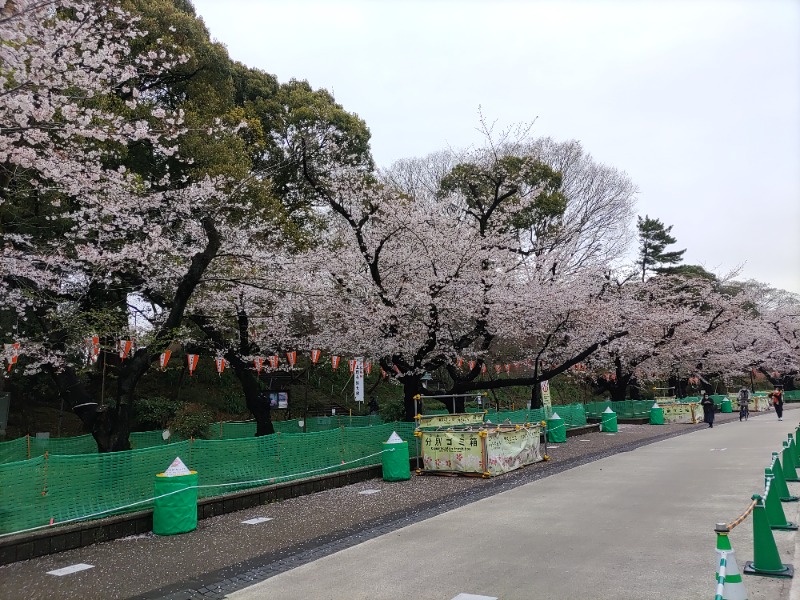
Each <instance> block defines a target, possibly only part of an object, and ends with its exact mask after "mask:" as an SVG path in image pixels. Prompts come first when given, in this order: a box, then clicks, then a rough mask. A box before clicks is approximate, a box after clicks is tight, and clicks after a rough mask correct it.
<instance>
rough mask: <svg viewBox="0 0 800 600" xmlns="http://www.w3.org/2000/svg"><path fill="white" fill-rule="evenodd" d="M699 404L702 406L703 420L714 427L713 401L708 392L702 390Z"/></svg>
mask: <svg viewBox="0 0 800 600" xmlns="http://www.w3.org/2000/svg"><path fill="white" fill-rule="evenodd" d="M700 406H702V407H703V422H704V423H708V426H709V427H714V401H713V400H712V399H711V398H710V397H709V395H708V392H703V396H702V398H701V399H700Z"/></svg>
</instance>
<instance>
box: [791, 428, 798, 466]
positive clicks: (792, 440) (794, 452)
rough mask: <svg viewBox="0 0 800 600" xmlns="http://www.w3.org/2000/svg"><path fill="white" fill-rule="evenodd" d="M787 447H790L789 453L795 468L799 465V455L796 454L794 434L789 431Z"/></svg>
mask: <svg viewBox="0 0 800 600" xmlns="http://www.w3.org/2000/svg"><path fill="white" fill-rule="evenodd" d="M789 447H790V448H791V449H792V452H791V455H792V460H793V461H794V466H795V468H797V467H800V457H798V456H797V444H795V442H794V436H793V435H792V434H791V433H790V434H789Z"/></svg>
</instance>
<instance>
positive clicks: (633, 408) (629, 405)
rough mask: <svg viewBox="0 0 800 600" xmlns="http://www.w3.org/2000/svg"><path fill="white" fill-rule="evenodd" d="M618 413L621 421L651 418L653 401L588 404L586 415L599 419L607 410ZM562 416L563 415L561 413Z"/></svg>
mask: <svg viewBox="0 0 800 600" xmlns="http://www.w3.org/2000/svg"><path fill="white" fill-rule="evenodd" d="M609 407H610V408H611V410H613V411H614V412H615V413H617V418H619V419H644V418H647V417H649V416H650V409H651V408H652V407H653V401H652V400H618V401H614V402H587V403H586V414H587V416H589V417H590V418H593V419H599V418H600V415H601V414H602V413H603V412H605V410H606V408H609ZM559 414H561V413H559Z"/></svg>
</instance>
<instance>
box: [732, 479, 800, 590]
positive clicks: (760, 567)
mask: <svg viewBox="0 0 800 600" xmlns="http://www.w3.org/2000/svg"><path fill="white" fill-rule="evenodd" d="M753 500H755V501H756V506H755V508H754V509H753V560H752V561H747V563H745V566H744V573H745V575H763V576H765V577H794V567H793V566H792V565H786V564H783V563H782V562H781V557H780V555H779V554H778V546H777V545H776V544H775V538H774V537H772V529H770V527H769V520H768V519H767V511H766V508H765V507H764V499H763V498H762V497H761V496H759V495H758V494H755V495H754V496H753Z"/></svg>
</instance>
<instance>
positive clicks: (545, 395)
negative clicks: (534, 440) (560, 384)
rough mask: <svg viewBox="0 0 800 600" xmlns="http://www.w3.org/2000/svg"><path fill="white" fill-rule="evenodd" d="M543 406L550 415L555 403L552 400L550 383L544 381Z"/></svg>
mask: <svg viewBox="0 0 800 600" xmlns="http://www.w3.org/2000/svg"><path fill="white" fill-rule="evenodd" d="M542 406H544V408H545V410H546V411H547V414H548V415H549V414H550V409H551V408H552V407H553V401H552V399H551V398H550V382H549V381H542Z"/></svg>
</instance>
